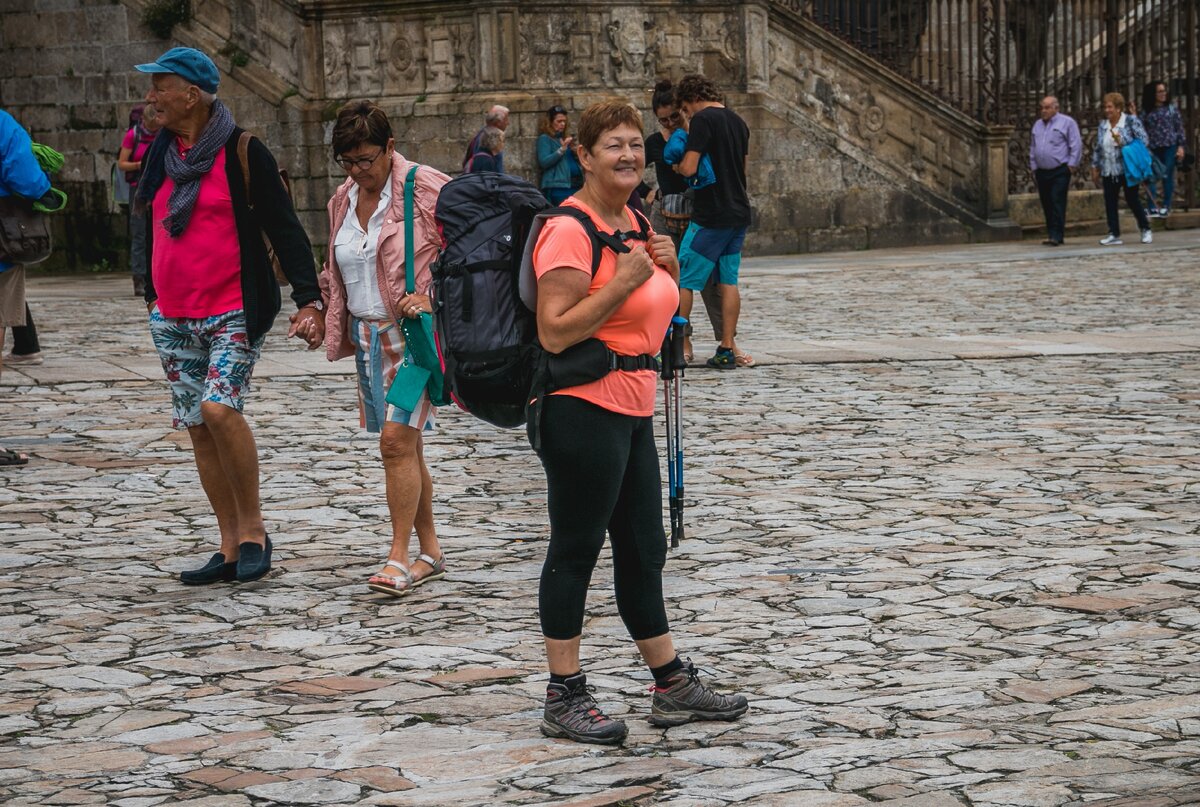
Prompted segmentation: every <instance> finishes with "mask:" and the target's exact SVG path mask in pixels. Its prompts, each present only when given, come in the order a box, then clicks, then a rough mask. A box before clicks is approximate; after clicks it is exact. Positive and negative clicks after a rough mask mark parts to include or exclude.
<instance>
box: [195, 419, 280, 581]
mask: <svg viewBox="0 0 1200 807" xmlns="http://www.w3.org/2000/svg"><path fill="white" fill-rule="evenodd" d="M200 416H201V417H202V418H203V419H204V422H203V423H202V424H200V425H198V426H191V427H189V428H188V436H189V437H191V439H192V452H193V454H194V455H195V457H196V470H197V471H199V473H200V484H201V486H203V488H204V493H205V495H206V496H207V497H208V501H209V504H211V505H212V509H213V513H214V514H215V515H216V517H217V527H218V529H220V531H221V554H222V555H224V556H225V562H226V563H232V562H234V561H235V560H237V558H238V546H239V545H240V544H243V543H246V542H250V543H255V544H263V543H264V542H265V541H266V536H267V531H266V526H265V525H264V524H263V518H262V506H261V503H260V501H259V480H258V446H257V445H256V444H255V442H254V433H253V432H251V431H250V424H248V423H247V422H246V418H245V417H244V416H243V415H242V413H241V412H238V411H237V410H235V409H231V408H230V407H228V406H225V405H224V404H219V403H215V402H213V401H205V402H204V403H202V404H200Z"/></svg>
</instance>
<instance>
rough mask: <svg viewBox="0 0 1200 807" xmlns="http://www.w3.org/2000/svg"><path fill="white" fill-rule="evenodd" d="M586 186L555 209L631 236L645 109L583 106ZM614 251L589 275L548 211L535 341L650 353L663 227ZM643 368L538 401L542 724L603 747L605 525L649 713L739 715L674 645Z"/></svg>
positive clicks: (664, 716)
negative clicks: (593, 617) (544, 530)
mask: <svg viewBox="0 0 1200 807" xmlns="http://www.w3.org/2000/svg"><path fill="white" fill-rule="evenodd" d="M577 155H578V157H579V162H580V165H581V166H582V168H583V172H584V185H583V188H582V189H581V190H580V191H579V192H578V193H576V194H575V195H574V196H573V197H571V198H570V199H568V200H567V201H566V202H565V203H564V204H565V205H569V206H571V207H576V208H578V209H580V210H582V211H584V212H585V213H587V214H588V215H589V216H591V218H592V221H593V222H594V223H595V224H596V226H597V228H598V229H599V230H600V231H601V232H617V231H621V232H625V231H629V230H633V231H639V230H641V227H640V225H639V221H638V219H637V218H636V216H637V214H635V213H633V212H632V211H631V210H629V209H628V208H627V207H626V201H627V200H628V199H629V195H630V194H631V193H632V192H633V190H634V189H635V188H637V186H638V184H639V183H640V182H641V180H642V172H643V170H644V169H645V167H646V153H645V147H644V144H643V142H642V116H641V113H639V112H638V111H637V109H636V108H635V107H634V106H633V105H631V104H629V103H627V102H625V101H606V102H603V103H599V104H593V105H592V106H590V107H588V109H587V110H585V111H584V113H583V116H582V118H580V122H579V145H578V146H577ZM630 243H631V244H632V249H631V251H629V252H627V253H623V254H620V255H617V254H616V253H615V252H613V251H612V250H611V249H608V248H604V249H603V252H602V254H601V260H600V265H599V267H598V269H597V271H596V275H595V277H592V273H591V266H592V240H591V237H590V236H589V235H588V234H587V232H586V231H585V230H584V228H583V225H582V224H580V223H579V222H578V221H576V220H574V219H572V218H571V217H569V216H557V217H554V218H551V219H549V220H548V221H547V222H546V224H545V226H544V227H543V228H542V230H541V234H540V236H539V237H538V241H537V244H536V246H535V248H534V252H533V266H534V271H535V273H536V274H537V278H538V305H537V320H538V338H539V340H540V341H541V343H542V346H543V347H544V348H545V349H546V350H547V351H549V352H550V353H561V352H562V351H564V350H566V349H567V348H569V347H571V346H573V345H576V344H578V343H580V342H582V341H583V340H585V339H588V338H592V337H594V338H597V339H600V340H601V341H603V342H604V343H605V344H606V345H607V346H608V348H609V349H610V350H612V351H613V352H615V353H619V354H622V355H626V356H637V355H641V354H646V353H650V354H653V353H656V352H657V351H658V349H659V347H660V346H661V345H662V340H663V335H664V334H665V333H666V330H667V325H668V323H669V322H670V321H671V317H672V316H673V315H674V314H675V311H676V309H677V308H678V306H679V291H678V287H677V283H678V277H679V261H678V260H677V259H676V257H675V247H674V244H673V243H672V242H671V239H670V237H669V236H666V235H657V234H654V233H653V232H651V234H650V238H649V240H648V241H647V242H645V243H644V244H643V243H641V242H637V241H633V242H630ZM656 389H657V381H656V374H655V372H654V371H653V370H631V371H624V370H617V371H613V372H610V373H609V374H608V375H606V376H604V377H603V378H601V379H599V380H597V381H592V382H589V383H586V384H582V385H579V386H575V387H568V388H565V389H561V390H558V391H557V392H555V393H553V394H552V395H549V396H547V397H546V399H545V401H544V403H543V404H542V407H543V408H542V419H541V450H540V452H539V456H540V457H541V460H542V465H543V466H544V467H545V469H546V482H547V488H548V499H549V510H550V546H549V548H548V550H547V552H546V562H545V564H544V565H543V567H542V577H541V586H540V589H539V595H538V607H539V611H540V615H541V624H542V633H543V634H544V636H545V640H546V655H547V660H548V662H549V667H550V683H549V685H548V686H547V688H546V705H545V710H544V712H543V717H542V732H543V733H544V734H546V735H548V736H551V737H567V738H570V739H573V740H577V741H580V742H590V743H600V744H605V745H612V744H616V743H620V742H621V741H622V740H623V739H624V738H625V734H626V728H625V724H624V723H623V722H622V721H620V720H614V719H612V718H610V717H608V716H607V715H605V714H604V713H603V711H601V709H600V707H599V706H598V705H597V704H596V701H595V700H594V699H593V698H592V696H591V694H589V688H588V686H587V681H586V678H585V676H584V674H583V672H582V670H581V668H580V663H579V642H580V637H581V634H582V631H583V613H584V603H585V601H586V599H587V589H588V583H589V581H590V579H591V575H592V569H593V568H594V567H595V565H596V560H597V558H598V557H599V554H600V549H601V548H602V547H603V545H604V535H605V532H606V531H607V532H608V534H609V536H610V538H611V541H612V552H613V579H614V584H615V589H616V598H617V609H618V610H619V611H620V614H621V619H622V620H623V621H624V622H625V627H626V629H627V630H628V631H629V634H630V636H632V637H633V639H634V641H635V642H636V643H637V646H638V650H639V651H640V652H641V654H642V658H643V659H644V661H645V663H646V665H647V666H648V667H650V672H651V673H652V674H653V675H654V679H655V688H654V698H653V704H652V715H651V717H650V721H651V722H652V723H654V724H656V725H661V726H674V725H679V724H681V723H688V722H690V721H692V720H732V719H734V718H736V717H738V716H740V715H741V714H742V713H744V712H745V711H746V699H745V698H743V697H741V696H740V695H735V696H727V695H720V694H718V693H716V692H714V691H713V690H711V689H709V688H708V687H706V686H705V685H704V684H702V683H700V681H699V680H698V678H697V674H696V668H695V666H694V665H692V664H691V663H690V662H684V661H681V660H680V658H679V656H678V655H677V654H676V653H675V647H674V644H673V642H672V641H671V633H670V628H669V626H668V624H667V614H666V608H665V606H664V603H663V594H662V570H663V565H664V563H665V562H666V546H667V543H666V535H665V533H664V531H663V519H662V480H661V478H660V476H659V461H658V450H657V447H656V445H655V442H654V427H653V420H652V414H653V411H654V398H655V391H656Z"/></svg>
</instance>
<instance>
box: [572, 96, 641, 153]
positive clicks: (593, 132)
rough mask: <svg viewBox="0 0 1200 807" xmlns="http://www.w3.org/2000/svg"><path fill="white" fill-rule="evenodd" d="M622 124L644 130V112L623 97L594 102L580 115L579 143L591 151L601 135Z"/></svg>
mask: <svg viewBox="0 0 1200 807" xmlns="http://www.w3.org/2000/svg"><path fill="white" fill-rule="evenodd" d="M622 124H625V125H628V126H632V127H633V128H634V129H637V130H638V131H639V132H640V131H642V113H641V112H639V111H638V108H637V107H635V106H634V105H633V104H631V103H629V102H628V101H626V100H624V99H622V98H614V99H612V100H611V101H600V102H599V103H595V104H592V105H591V106H590V107H588V108H587V109H585V110H583V114H582V115H580V116H579V145H581V146H583V147H584V148H585V149H587V150H588V151H591V150H592V146H594V145H596V141H597V140H599V139H600V135H602V134H604V133H605V132H607V131H608V130H609V129H615V128H617V127H618V126H621V125H622Z"/></svg>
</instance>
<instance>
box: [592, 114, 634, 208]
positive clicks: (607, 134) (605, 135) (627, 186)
mask: <svg viewBox="0 0 1200 807" xmlns="http://www.w3.org/2000/svg"><path fill="white" fill-rule="evenodd" d="M580 152H581V153H580V157H581V159H580V165H581V166H582V167H583V170H584V171H585V172H587V173H589V174H590V176H591V178H593V179H595V180H596V181H597V182H598V183H600V184H601V185H602V186H606V187H610V188H614V189H615V188H618V187H619V188H621V189H622V190H625V191H626V193H632V192H633V190H634V189H635V188H637V186H638V185H639V184H640V183H641V181H642V172H643V171H644V170H645V168H646V147H645V143H644V142H643V140H642V133H641V132H640V131H638V130H637V129H635V128H633V127H632V126H629V125H628V124H621V125H620V126H616V127H614V128H612V129H608V130H606V131H604V132H601V133H600V137H598V138H597V139H596V144H595V145H594V146H592V148H591V149H590V150H584V149H580Z"/></svg>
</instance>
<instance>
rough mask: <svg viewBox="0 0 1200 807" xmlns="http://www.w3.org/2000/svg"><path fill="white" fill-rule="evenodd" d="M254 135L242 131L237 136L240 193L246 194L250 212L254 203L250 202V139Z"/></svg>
mask: <svg viewBox="0 0 1200 807" xmlns="http://www.w3.org/2000/svg"><path fill="white" fill-rule="evenodd" d="M252 137H254V135H252V134H250V133H249V132H245V131H243V132H242V133H241V135H239V136H238V144H237V156H238V163H239V164H240V165H241V166H242V191H243V192H244V193H245V194H246V206H247V207H249V208H250V209H251V210H253V209H254V202H252V201H250V138H252Z"/></svg>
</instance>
